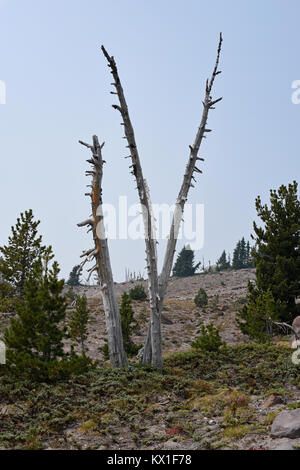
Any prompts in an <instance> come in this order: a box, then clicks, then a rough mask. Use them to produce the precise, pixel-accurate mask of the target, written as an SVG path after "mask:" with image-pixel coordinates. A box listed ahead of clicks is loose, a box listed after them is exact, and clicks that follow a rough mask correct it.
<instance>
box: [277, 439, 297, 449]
mask: <svg viewBox="0 0 300 470" xmlns="http://www.w3.org/2000/svg"><path fill="white" fill-rule="evenodd" d="M272 450H295V448H294V446H293V444H292V443H291V442H290V441H289V440H287V441H285V442H282V443H281V444H279V445H278V446H277V447H274V449H272Z"/></svg>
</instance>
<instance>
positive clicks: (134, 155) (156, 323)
mask: <svg viewBox="0 0 300 470" xmlns="http://www.w3.org/2000/svg"><path fill="white" fill-rule="evenodd" d="M101 49H102V52H103V54H104V55H105V57H106V59H107V61H108V65H109V67H110V68H111V73H112V75H113V78H114V83H112V85H113V86H114V87H115V88H116V92H114V94H117V95H118V98H119V103H120V106H119V105H116V104H115V105H113V108H115V109H117V110H118V111H119V112H120V113H121V116H122V119H123V122H122V125H123V126H124V131H125V138H126V139H127V142H128V149H129V152H130V155H129V158H131V162H132V165H131V168H132V174H133V175H134V176H135V179H136V183H137V190H138V194H139V199H140V203H141V206H142V212H143V220H144V227H145V242H146V257H147V259H146V261H147V272H148V290H149V298H150V324H151V329H152V331H153V334H152V335H151V350H152V355H151V363H152V365H153V366H154V367H156V368H158V369H159V370H162V345H161V317H160V310H159V297H158V272H157V252H156V251H157V250H156V243H157V242H156V239H155V225H154V219H153V213H152V205H151V201H150V194H149V189H148V185H147V182H146V180H145V179H144V176H143V171H142V167H141V163H140V158H139V153H138V149H137V145H136V141H135V136H134V130H133V127H132V124H131V120H130V116H129V112H128V107H127V103H126V100H125V96H124V92H123V88H122V85H121V81H120V78H119V74H118V70H117V66H116V63H115V60H114V57H111V56H110V55H109V54H108V53H107V51H106V50H105V48H104V47H103V46H102V47H101ZM149 362H150V360H149Z"/></svg>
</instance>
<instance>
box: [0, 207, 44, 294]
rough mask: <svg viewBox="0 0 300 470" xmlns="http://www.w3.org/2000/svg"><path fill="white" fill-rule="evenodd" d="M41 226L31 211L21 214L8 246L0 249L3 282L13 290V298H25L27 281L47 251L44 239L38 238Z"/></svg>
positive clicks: (0, 267)
mask: <svg viewBox="0 0 300 470" xmlns="http://www.w3.org/2000/svg"><path fill="white" fill-rule="evenodd" d="M39 224H40V221H39V220H38V221H35V220H34V216H33V213H32V210H31V209H30V210H28V211H25V213H21V214H20V217H19V218H18V219H17V223H16V225H15V227H12V228H11V230H12V235H11V236H9V238H8V244H7V245H5V246H3V247H0V253H1V255H2V258H1V261H0V274H1V276H2V281H3V282H4V283H7V284H8V285H9V286H10V287H11V288H12V289H13V296H14V297H17V298H19V299H23V297H24V287H25V282H26V279H28V278H29V277H30V275H31V274H32V273H33V271H34V269H35V266H36V263H38V262H39V259H40V257H41V256H42V255H43V254H45V252H46V250H47V249H46V247H45V246H43V245H42V237H41V236H38V232H37V228H38V226H39Z"/></svg>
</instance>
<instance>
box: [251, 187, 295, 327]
mask: <svg viewBox="0 0 300 470" xmlns="http://www.w3.org/2000/svg"><path fill="white" fill-rule="evenodd" d="M297 189H298V185H297V182H296V181H294V182H293V183H292V184H289V185H288V187H286V186H284V185H282V186H280V188H279V189H278V190H277V191H276V190H271V191H270V207H268V206H267V205H266V204H265V205H263V204H262V202H261V198H260V197H259V196H258V197H257V199H256V201H255V206H256V210H257V214H258V216H259V217H260V219H261V221H262V222H263V224H264V225H263V227H258V225H257V224H256V222H254V223H253V228H254V232H255V236H253V237H252V238H253V239H254V240H255V243H256V246H255V250H253V252H252V255H253V260H254V265H255V268H256V288H255V290H254V291H253V292H252V296H254V295H257V296H258V295H261V294H262V293H265V292H267V291H268V290H270V292H271V294H272V296H273V298H274V301H275V302H276V305H277V310H278V313H279V318H280V319H281V320H283V321H289V322H291V321H292V320H293V318H294V317H295V316H296V315H297V314H298V307H297V305H296V304H295V298H296V297H297V296H299V295H300V282H299V280H300V201H299V198H298V195H297Z"/></svg>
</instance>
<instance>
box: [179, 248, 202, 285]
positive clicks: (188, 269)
mask: <svg viewBox="0 0 300 470" xmlns="http://www.w3.org/2000/svg"><path fill="white" fill-rule="evenodd" d="M194 256H195V255H194V252H193V250H192V249H191V248H190V247H189V246H187V247H183V248H182V250H181V252H180V253H179V254H178V256H177V260H176V262H175V265H174V268H173V276H176V277H188V276H193V275H194V274H195V272H196V271H197V269H198V268H199V266H200V264H201V263H198V264H196V265H195V266H194Z"/></svg>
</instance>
